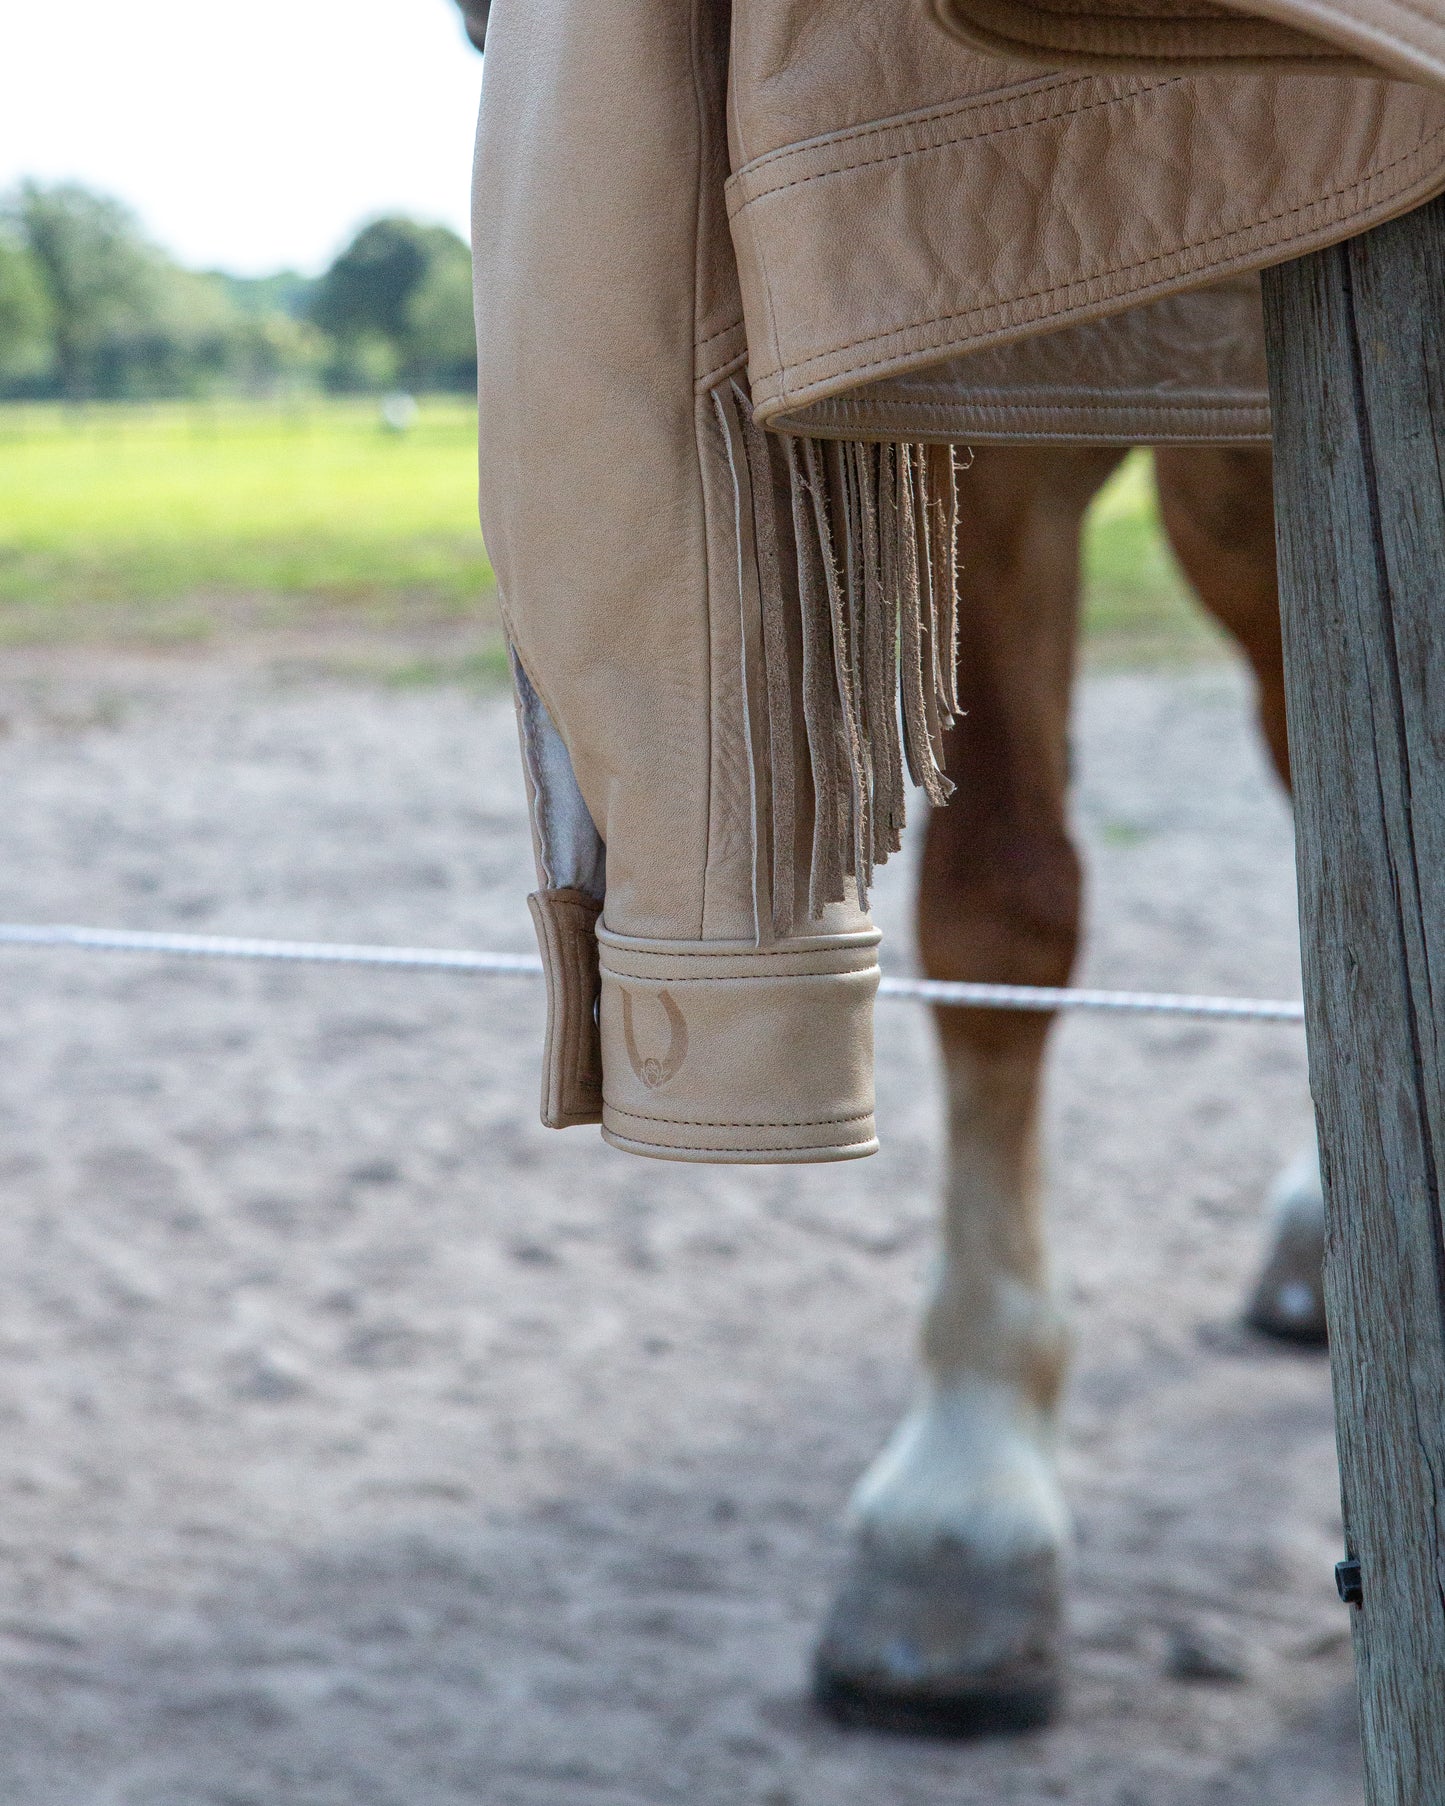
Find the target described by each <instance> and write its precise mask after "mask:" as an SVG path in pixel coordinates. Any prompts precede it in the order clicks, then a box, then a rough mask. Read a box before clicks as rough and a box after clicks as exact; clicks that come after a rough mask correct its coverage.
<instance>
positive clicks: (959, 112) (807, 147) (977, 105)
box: [728, 75, 1172, 186]
mask: <svg viewBox="0 0 1445 1806" xmlns="http://www.w3.org/2000/svg"><path fill="white" fill-rule="evenodd" d="M1101 79H1103V78H1102V77H1100V76H1085V77H1080V76H1077V75H1069V76H1064V77H1062V78H1060V77H1058V76H1054V77H1052V78H1049V79H1045V80H1041V81H1039V82H1020V83H1019V84H1018V86H1017V87H1016V88H1013V89H1007V90H1004V91H1002V92H1000V91H999V90H998V89H995V90H994V91H993V92H992V93H990V94H974V95H970V96H969V98H968V99H966V100H948V101H944V102H943V103H942V104H941V105H940V106H937V107H933V108H930V109H929V110H928V111H926V112H922V113H897V114H894V115H893V117H892V118H890V119H877V120H872V121H870V122H869V123H868V124H867V125H855V126H852V127H850V128H849V129H848V130H847V131H844V132H824V133H821V134H819V135H818V136H817V137H814V138H803V139H801V140H799V142H797V143H796V144H781V145H779V146H778V148H777V150H771V151H765V152H764V153H763V155H762V156H761V157H753V158H751V159H750V160H749V161H748V162H746V163H744V164H743V165H742V167H741V168H740V169H739V170H738V171H737V172H736V174H734V175H732V176H730V177H729V179H728V180H729V185H730V186H732V185H735V184H741V183H742V182H743V181H744V180H746V178H747V177H748V176H750V175H751V174H752V173H753V171H754V170H757V169H765V168H766V167H767V166H768V164H769V163H780V162H782V161H783V160H784V158H787V157H800V156H803V155H804V154H805V153H807V152H809V151H817V150H820V149H823V148H824V147H826V146H828V145H834V144H855V143H859V142H861V141H862V140H863V139H865V138H881V137H882V136H883V135H884V134H885V133H887V132H906V131H910V130H912V129H913V128H914V127H918V126H925V125H937V124H938V122H939V121H940V120H942V119H958V118H961V117H962V116H963V115H964V114H965V113H977V112H978V111H979V110H980V109H981V108H985V107H1003V106H1024V105H1027V103H1028V102H1029V101H1030V100H1039V99H1042V98H1043V97H1044V96H1045V95H1048V94H1056V93H1058V91H1059V90H1060V89H1063V88H1079V87H1082V86H1083V84H1084V82H1085V81H1099V80H1101ZM1171 79H1172V78H1171ZM1140 85H1141V86H1148V85H1151V84H1145V83H1141V84H1140Z"/></svg>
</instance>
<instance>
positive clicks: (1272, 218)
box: [776, 126, 1445, 403]
mask: <svg viewBox="0 0 1445 1806" xmlns="http://www.w3.org/2000/svg"><path fill="white" fill-rule="evenodd" d="M1442 137H1445V126H1439V127H1437V128H1436V129H1435V130H1434V131H1433V132H1431V134H1430V135H1429V137H1428V138H1425V139H1423V140H1422V141H1421V143H1419V144H1418V145H1416V147H1415V148H1414V150H1412V151H1408V152H1406V154H1405V155H1404V156H1403V157H1396V158H1395V159H1394V160H1393V162H1390V163H1386V164H1383V165H1382V166H1381V167H1380V168H1378V169H1371V170H1367V171H1366V172H1365V174H1364V175H1362V176H1361V177H1360V178H1359V180H1358V181H1356V182H1349V183H1346V184H1345V186H1344V187H1342V188H1334V189H1331V190H1330V191H1329V193H1327V194H1322V195H1316V196H1315V198H1314V199H1313V200H1310V201H1301V202H1299V203H1297V204H1296V205H1295V206H1293V207H1285V208H1281V209H1280V211H1279V212H1277V213H1269V214H1266V215H1265V216H1264V217H1263V218H1262V219H1256V220H1252V221H1250V222H1249V223H1248V224H1246V225H1241V226H1232V227H1230V228H1229V229H1228V230H1227V231H1224V232H1215V233H1211V234H1210V236H1209V237H1207V238H1198V239H1191V240H1189V241H1188V242H1187V243H1185V244H1182V245H1178V246H1176V247H1175V248H1174V249H1173V250H1172V251H1168V252H1164V253H1160V254H1158V255H1156V256H1153V257H1143V258H1140V259H1139V260H1138V261H1137V262H1135V263H1121V264H1108V265H1106V266H1104V267H1103V268H1102V269H1098V270H1093V271H1091V272H1090V273H1089V274H1088V275H1087V276H1079V277H1077V278H1075V280H1074V281H1072V282H1066V283H1062V284H1056V285H1055V286H1054V287H1052V288H1040V289H1030V290H1029V291H1028V292H1027V293H1026V294H1022V295H1015V296H1013V297H1012V298H1011V299H1009V300H1007V301H990V302H988V303H987V304H986V305H984V306H982V307H970V308H965V309H964V310H963V311H961V312H959V313H953V314H927V315H925V316H924V317H923V318H922V319H921V320H910V321H909V322H908V324H907V325H906V326H896V327H894V328H893V329H892V330H891V331H890V332H885V333H880V334H879V335H877V336H876V337H874V338H864V339H850V340H847V341H845V343H843V344H841V345H834V346H833V347H832V349H831V350H828V351H817V352H814V353H812V354H811V355H810V356H808V357H805V358H802V359H800V360H799V361H798V362H797V363H795V364H792V365H790V366H788V369H789V371H790V372H791V371H798V370H806V369H807V368H808V366H809V365H810V364H818V363H822V362H823V361H824V359H826V358H830V357H837V356H839V355H840V354H841V353H842V352H845V351H856V350H858V349H859V348H860V347H862V346H864V345H869V346H873V345H886V344H887V343H888V342H889V341H890V340H892V339H898V338H902V337H903V336H904V335H905V334H907V333H910V332H917V331H918V329H919V328H920V327H924V326H940V327H942V326H949V325H953V324H955V323H957V322H961V321H964V320H971V319H974V318H976V317H977V316H978V315H980V314H987V313H991V312H996V311H997V310H998V309H1000V308H1005V307H1017V306H1018V305H1019V303H1021V302H1024V301H1041V300H1043V299H1045V298H1046V297H1049V296H1060V295H1068V294H1071V293H1072V292H1073V291H1074V290H1075V289H1080V288H1087V287H1088V286H1090V285H1091V284H1093V283H1096V282H1102V281H1105V280H1106V279H1107V278H1109V277H1111V276H1129V275H1132V274H1133V273H1134V271H1136V270H1144V269H1148V268H1149V266H1150V265H1151V264H1157V263H1163V262H1165V261H1169V260H1173V259H1175V258H1179V257H1182V256H1185V255H1187V253H1189V252H1191V251H1206V250H1208V249H1209V248H1210V247H1211V246H1212V245H1217V244H1222V243H1225V242H1226V241H1228V240H1229V239H1234V238H1241V237H1247V236H1249V235H1250V234H1252V233H1257V232H1260V231H1262V230H1263V229H1264V228H1265V227H1267V226H1272V225H1275V224H1277V223H1278V222H1279V221H1280V220H1287V219H1293V218H1295V216H1296V215H1298V214H1301V213H1309V212H1311V211H1312V210H1314V209H1316V208H1321V207H1327V206H1328V205H1329V203H1330V202H1332V201H1337V200H1339V199H1340V198H1341V196H1343V195H1351V194H1357V193H1359V192H1360V191H1361V190H1362V189H1364V188H1365V187H1367V186H1368V185H1369V184H1370V183H1372V182H1378V181H1380V180H1381V179H1382V178H1383V177H1385V176H1387V175H1389V174H1390V172H1391V171H1392V170H1395V169H1398V168H1399V167H1400V166H1401V164H1404V163H1411V162H1418V161H1420V160H1422V159H1423V157H1424V155H1425V152H1426V151H1427V150H1429V148H1430V146H1431V145H1432V144H1434V143H1436V142H1437V140H1439V139H1440V138H1442ZM1180 274H1181V276H1182V275H1184V274H1187V272H1184V271H1181V272H1180ZM887 361H888V360H887V359H886V358H879V359H875V360H874V361H873V362H871V363H867V364H860V365H858V366H857V367H856V368H855V369H853V370H851V371H850V372H849V374H850V375H853V376H866V375H867V374H868V372H869V371H870V370H874V369H877V368H878V367H879V366H880V365H881V364H883V363H886V362H887ZM781 373H782V366H781V365H780V366H779V368H778V370H777V372H776V374H781ZM826 381H828V378H827V377H819V378H817V379H816V380H815V381H814V382H813V383H805V384H804V385H803V386H802V387H801V388H798V389H792V388H789V389H786V390H783V391H782V392H781V396H782V399H784V400H786V401H787V402H789V403H793V402H795V401H797V400H799V399H800V398H801V397H802V396H803V395H805V394H806V393H807V391H808V389H809V388H816V387H818V386H819V385H820V384H822V383H824V382H826Z"/></svg>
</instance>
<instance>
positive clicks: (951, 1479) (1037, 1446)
mask: <svg viewBox="0 0 1445 1806" xmlns="http://www.w3.org/2000/svg"><path fill="white" fill-rule="evenodd" d="M1121 455H1122V454H1121V453H1119V452H1116V451H1107V450H1088V451H1083V450H1074V449H1053V448H1047V449H1045V448H1028V449H1025V448H1003V447H1000V448H993V449H987V450H984V451H981V452H980V453H979V454H978V456H977V458H976V460H975V462H974V464H973V466H972V468H971V469H970V470H969V471H968V472H967V473H966V474H965V475H964V476H963V477H962V478H961V479H960V509H961V518H962V520H963V522H964V533H965V544H964V570H963V573H962V577H961V591H962V594H961V598H960V607H959V641H960V644H959V671H960V686H961V690H962V695H963V706H964V710H965V713H964V715H963V717H962V719H961V720H960V721H959V723H958V725H957V726H956V727H955V728H954V730H953V732H952V734H951V736H950V739H949V743H948V749H947V757H948V769H949V772H950V775H951V776H952V777H953V778H954V781H955V782H956V784H957V786H958V789H957V793H956V795H955V796H954V798H953V800H952V801H951V802H950V804H949V806H948V807H947V808H946V809H943V810H939V811H936V812H935V813H934V814H933V815H932V816H931V817H930V819H929V824H928V835H927V841H926V844H925V848H924V855H923V868H922V877H921V884H920V890H919V898H918V932H919V948H920V952H921V955H922V959H923V965H924V968H925V970H926V971H927V972H928V973H929V975H930V976H932V977H936V978H961V979H984V980H994V981H998V982H1004V983H1015V984H1045V985H1057V984H1063V983H1065V982H1066V981H1067V979H1068V975H1069V971H1070V968H1071V966H1072V964H1073V959H1074V952H1075V945H1076V940H1077V932H1078V915H1079V890H1080V880H1079V865H1078V860H1077V857H1076V855H1075V852H1074V849H1073V847H1072V845H1071V844H1070V841H1069V837H1068V830H1067V826H1066V821H1065V806H1064V804H1065V789H1066V783H1067V765H1068V750H1067V730H1068V711H1069V694H1070V689H1071V684H1072V678H1073V667H1074V642H1075V637H1076V631H1077V610H1078V588H1079V534H1080V526H1081V522H1082V518H1083V514H1084V510H1085V508H1086V507H1087V505H1088V502H1089V499H1090V498H1091V496H1092V495H1093V494H1094V493H1095V491H1096V490H1097V489H1098V488H1099V487H1100V485H1101V484H1102V483H1103V481H1104V479H1105V478H1106V477H1107V476H1108V474H1109V472H1110V470H1111V469H1112V468H1113V467H1114V465H1115V464H1116V463H1117V462H1118V460H1119V458H1120V456H1121ZM935 1020H936V1023H937V1029H938V1035H939V1042H940V1047H941V1051H942V1054H943V1066H944V1076H945V1080H946V1085H947V1096H948V1167H947V1179H946V1189H945V1194H944V1212H943V1246H942V1251H941V1258H940V1260H939V1262H938V1266H937V1271H936V1276H935V1279H934V1282H933V1286H932V1295H931V1297H930V1299H929V1302H928V1307H927V1315H926V1319H925V1323H924V1328H923V1338H922V1356H923V1368H924V1383H923V1387H922V1392H921V1396H920V1398H919V1400H918V1402H917V1404H916V1406H915V1408H914V1409H913V1410H912V1411H911V1412H910V1413H909V1415H908V1416H907V1418H906V1419H905V1420H904V1422H903V1423H902V1425H901V1426H900V1427H899V1429H898V1430H897V1431H896V1433H895V1434H894V1436H893V1438H892V1440H891V1441H890V1443H889V1444H888V1446H887V1448H886V1449H885V1450H884V1451H883V1453H882V1455H881V1456H880V1457H879V1458H878V1460H877V1461H876V1462H875V1463H874V1465H873V1466H872V1468H870V1470H869V1471H868V1473H867V1474H866V1475H865V1476H864V1478H863V1480H862V1481H861V1483H860V1484H859V1486H858V1489H857V1491H856V1492H855V1494H854V1497H853V1500H852V1503H851V1506H850V1512H849V1517H850V1528H851V1533H852V1548H851V1557H850V1564H849V1569H848V1572H847V1574H846V1576H845V1579H844V1582H843V1585H842V1587H841V1589H840V1591H839V1593H838V1595H837V1597H836V1599H835V1601H834V1604H833V1607H832V1610H831V1612H830V1615H829V1618H828V1621H827V1624H826V1626H825V1629H824V1632H823V1636H822V1639H821V1642H820V1646H819V1649H818V1654H817V1667H816V1674H817V1686H818V1694H819V1698H820V1700H821V1701H822V1703H823V1704H824V1705H825V1706H826V1707H827V1708H828V1709H830V1710H831V1711H833V1712H834V1713H835V1714H836V1715H838V1716H841V1717H844V1718H847V1719H849V1720H850V1721H853V1722H866V1723H873V1724H880V1723H882V1724H888V1725H893V1726H897V1727H900V1728H914V1729H930V1730H935V1731H945V1732H951V1733H954V1734H968V1733H973V1732H982V1731H989V1730H1002V1729H1022V1728H1024V1727H1026V1726H1028V1725H1032V1724H1037V1723H1041V1722H1043V1721H1044V1720H1045V1719H1046V1718H1047V1717H1048V1716H1049V1714H1050V1712H1051V1711H1052V1709H1053V1705H1054V1701H1055V1698H1056V1695H1057V1692H1058V1680H1059V1666H1060V1656H1059V1635H1060V1617H1061V1576H1060V1568H1061V1563H1062V1558H1063V1553H1064V1548H1065V1544H1066V1541H1067V1535H1068V1520H1067V1514H1066V1511H1065V1507H1064V1501H1063V1496H1062V1494H1061V1491H1060V1488H1059V1482H1058V1476H1057V1472H1056V1464H1055V1452H1054V1428H1055V1411H1056V1405H1057V1399H1058V1392H1059V1386H1060V1382H1061V1380H1062V1376H1063V1368H1064V1360H1065V1352H1066V1350H1065V1334H1064V1328H1063V1323H1062V1319H1061V1315H1060V1312H1059V1310H1058V1307H1057V1306H1056V1304H1055V1302H1054V1298H1053V1294H1052V1290H1051V1286H1050V1282H1049V1277H1048V1265H1047V1260H1046V1255H1045V1248H1044V1240H1043V1227H1042V1222H1041V1197H1040V1192H1041V1187H1040V1174H1039V1158H1038V1146H1037V1130H1038V1103H1039V1088H1040V1077H1041V1067H1042V1060H1043V1052H1044V1043H1045V1040H1046V1037H1047V1034H1048V1029H1049V1019H1048V1018H1047V1017H1044V1016H1039V1015H1025V1014H1020V1013H1017V1012H1004V1011H975V1010H959V1009H940V1010H938V1011H937V1012H936V1013H935Z"/></svg>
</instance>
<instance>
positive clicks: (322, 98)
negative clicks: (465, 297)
mask: <svg viewBox="0 0 1445 1806" xmlns="http://www.w3.org/2000/svg"><path fill="white" fill-rule="evenodd" d="M481 69H482V64H481V58H480V57H479V56H478V55H477V53H476V52H475V51H474V50H473V49H472V47H471V45H470V44H469V43H468V42H467V40H466V38H465V37H464V36H463V33H462V28H461V18H460V15H459V14H458V12H457V10H456V8H455V6H454V5H453V4H452V0H240V4H231V5H219V4H216V0H0V190H3V189H6V188H9V187H10V186H11V185H12V184H13V183H14V182H15V181H16V180H17V179H18V178H19V177H20V176H24V175H33V176H39V177H41V178H43V179H44V180H47V181H54V180H57V179H60V178H62V177H65V178H74V179H76V180H79V181H82V182H84V183H86V184H87V185H88V186H91V187H95V188H100V189H104V190H106V191H107V192H109V193H111V194H116V195H119V196H120V197H121V198H122V199H123V200H125V201H127V202H129V203H130V205H131V206H132V207H134V208H135V210H136V211H137V212H138V213H139V214H140V216H141V219H142V220H143V221H144V223H145V226H146V228H147V230H148V231H149V233H150V235H151V237H152V238H154V239H156V240H158V241H159V242H160V243H161V244H162V245H164V246H165V247H166V248H167V249H168V250H170V251H172V252H173V253H174V254H175V255H176V256H178V257H179V258H180V259H181V260H182V261H183V262H185V263H189V264H192V265H196V266H204V267H220V268H224V269H229V270H236V271H239V272H242V273H245V274H259V273H261V272H264V271H267V270H274V269H280V268H282V267H286V266H290V267H293V268H298V269H302V270H307V271H315V270H317V269H320V268H321V267H323V266H324V265H325V264H326V262H327V261H328V260H329V259H330V257H331V256H332V255H333V254H334V253H335V251H336V250H337V249H338V248H339V247H340V246H341V244H342V243H344V242H345V240H346V238H347V237H348V236H349V234H350V232H351V230H352V229H353V228H354V227H355V226H356V225H357V224H358V223H359V222H360V221H362V220H363V219H365V218H367V217H368V216H370V215H372V214H375V213H380V212H384V211H391V210H399V211H404V212H407V213H412V214H416V215H417V216H419V217H421V218H424V219H435V220H445V221H446V222H447V223H448V224H451V225H454V226H455V227H456V228H457V230H458V231H460V232H463V233H465V231H466V216H467V184H468V180H469V178H470V173H471V147H472V132H473V128H474V126H475V123H476V110H477V95H478V92H479V86H480V81H481Z"/></svg>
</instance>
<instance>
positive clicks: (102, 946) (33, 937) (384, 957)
mask: <svg viewBox="0 0 1445 1806" xmlns="http://www.w3.org/2000/svg"><path fill="white" fill-rule="evenodd" d="M0 946H8V947H59V948H66V949H69V950H71V951H73V952H80V953H150V954H161V955H167V956H171V957H180V958H187V959H235V960H289V961H297V962H306V963H310V964H316V965H332V966H381V967H391V968H393V969H400V970H407V971H413V972H457V973H462V974H466V975H469V976H471V977H479V978H540V977H541V976H542V962H541V960H540V959H538V958H537V956H536V954H534V953H479V952H472V951H469V950H467V949H465V948H450V947H373V946H366V945H356V944H353V943H350V942H345V941H278V940H257V939H253V938H248V937H244V936H237V935H226V934H164V933H153V932H150V931H147V930H144V929H130V928H78V927H73V926H70V925H69V924H65V923H57V924H54V925H48V924H43V923H29V922H0ZM878 995H879V996H880V997H892V998H900V999H906V1000H908V1001H911V1002H916V1003H940V1004H948V1005H951V1006H953V1007H955V1008H961V1009H981V1010H1101V1011H1106V1012H1113V1013H1115V1014H1121V1015H1148V1016H1193V1017H1203V1018H1209V1019H1214V1020H1223V1021H1227V1022H1288V1023H1294V1024H1301V1023H1303V1021H1304V1006H1303V1004H1299V1003H1291V1002H1288V1001H1286V1000H1283V999H1280V998H1271V997H1195V996H1191V995H1189V994H1188V993H1184V992H1175V991H1105V990H1096V989H1087V988H1081V987H1078V986H1072V985H1060V986H1052V985H992V984H974V983H969V982H965V981H963V980H955V979H941V978H897V977H893V976H891V975H885V976H884V978H883V980H882V982H881V983H880V985H879V987H878Z"/></svg>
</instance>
